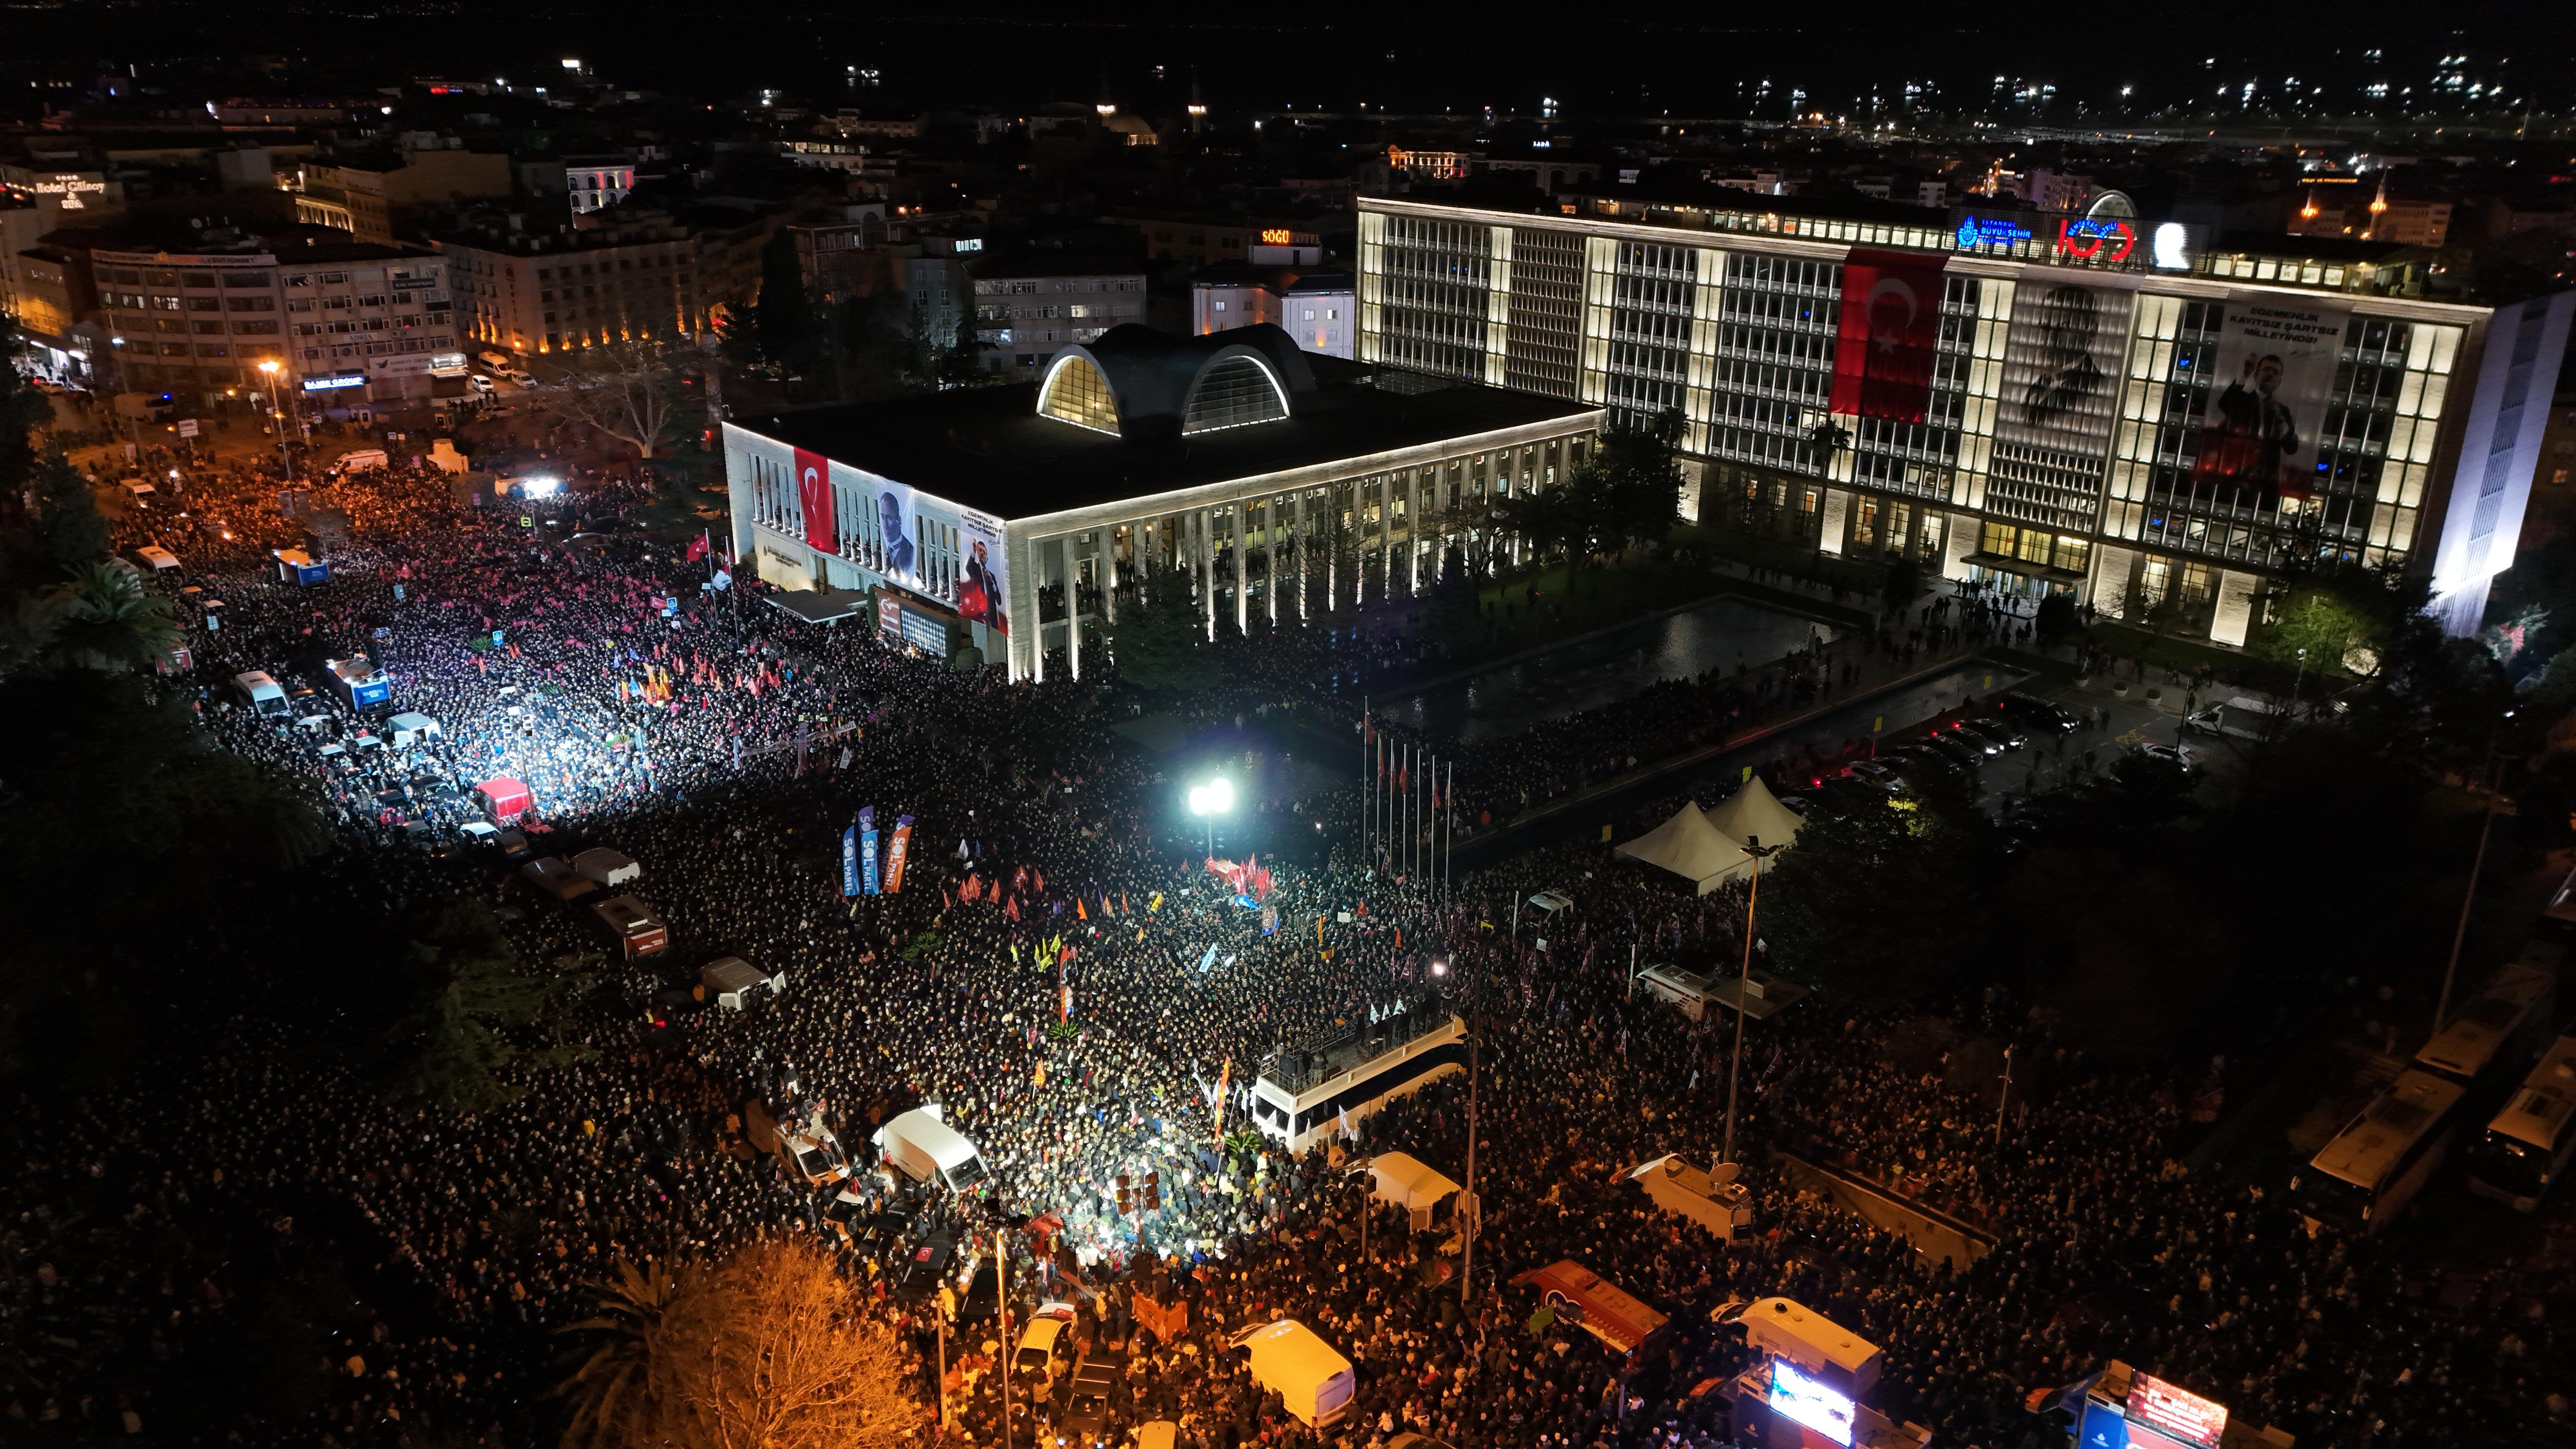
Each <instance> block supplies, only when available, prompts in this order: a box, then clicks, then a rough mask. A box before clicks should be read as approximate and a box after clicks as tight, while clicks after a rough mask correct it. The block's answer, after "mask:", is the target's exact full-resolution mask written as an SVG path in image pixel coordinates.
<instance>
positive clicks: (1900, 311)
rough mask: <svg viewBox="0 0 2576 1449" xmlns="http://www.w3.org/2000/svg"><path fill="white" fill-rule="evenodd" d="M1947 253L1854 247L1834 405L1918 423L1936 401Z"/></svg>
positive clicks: (1837, 346) (1848, 262)
mask: <svg viewBox="0 0 2576 1449" xmlns="http://www.w3.org/2000/svg"><path fill="white" fill-rule="evenodd" d="M1945 260H1946V258H1943V257H1940V256H1937V255H1934V256H1927V255H1924V254H1922V253H1918V252H1888V251H1876V250H1873V249H1871V248H1868V247H1854V248H1852V250H1851V255H1850V256H1848V257H1846V258H1845V259H1844V260H1843V298H1842V317H1841V321H1840V324H1839V325H1838V326H1837V327H1836V329H1835V332H1834V395H1833V403H1832V406H1833V410H1834V411H1835V412H1838V413H1850V414H1855V415H1857V416H1860V417H1864V418H1890V419H1893V420H1895V421H1897V422H1901V423H1919V422H1921V421H1923V416H1924V414H1925V413H1926V412H1928V411H1929V410H1930V409H1931V406H1932V371H1933V363H1934V359H1935V357H1936V355H1937V353H1938V350H1939V347H1940V342H1941V268H1942V264H1943V262H1944V261H1945Z"/></svg>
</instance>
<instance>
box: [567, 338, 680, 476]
mask: <svg viewBox="0 0 2576 1449" xmlns="http://www.w3.org/2000/svg"><path fill="white" fill-rule="evenodd" d="M549 362H550V364H551V366H550V368H549V372H548V376H547V379H546V382H547V386H546V387H545V389H544V390H543V391H541V392H540V393H538V394H537V403H538V406H540V407H542V408H544V409H545V410H546V411H547V412H549V413H551V414H553V415H554V416H556V417H558V418H561V419H562V420H564V421H565V422H572V423H583V424H586V425H588V426H590V427H593V428H596V429H598V430H599V431H601V432H603V433H606V434H607V435H608V436H610V437H612V438H616V439H618V440H619V441H621V442H625V443H630V444H633V445H634V447H635V450H636V451H637V452H638V453H641V454H642V455H643V456H645V457H647V458H650V457H652V456H653V455H654V453H655V452H656V451H657V450H659V449H660V447H661V445H662V444H663V443H664V442H665V441H667V439H668V435H669V434H670V432H671V428H672V424H673V422H674V421H675V417H676V414H677V413H678V411H679V406H680V369H679V363H680V356H679V354H678V353H676V352H675V351H674V350H673V349H672V348H671V346H670V345H669V344H668V343H664V342H654V341H641V340H637V341H624V342H606V343H601V344H600V345H598V346H596V347H584V348H581V349H579V350H577V351H568V352H560V353H556V354H553V356H552V357H551V358H549Z"/></svg>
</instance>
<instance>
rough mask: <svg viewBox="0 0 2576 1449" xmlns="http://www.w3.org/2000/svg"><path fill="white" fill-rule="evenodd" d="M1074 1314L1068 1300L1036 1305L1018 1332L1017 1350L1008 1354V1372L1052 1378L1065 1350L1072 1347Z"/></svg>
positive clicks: (1059, 1365) (1060, 1363)
mask: <svg viewBox="0 0 2576 1449" xmlns="http://www.w3.org/2000/svg"><path fill="white" fill-rule="evenodd" d="M1074 1317H1075V1310H1074V1306H1073V1305H1072V1304H1070V1303H1062V1302H1057V1303H1042V1304H1040V1305H1038V1311H1037V1312H1036V1313H1035V1314H1034V1315H1032V1316H1031V1317H1030V1319H1029V1326H1028V1327H1027V1328H1026V1329H1024V1330H1022V1332H1021V1334H1020V1350H1019V1352H1018V1353H1016V1354H1014V1355H1012V1357H1011V1372H1013V1373H1015V1374H1034V1375H1036V1376H1037V1377H1039V1378H1042V1379H1048V1380H1052V1379H1053V1378H1054V1377H1055V1375H1056V1370H1057V1369H1058V1368H1059V1367H1061V1366H1062V1360H1063V1358H1064V1357H1065V1355H1066V1353H1067V1352H1068V1351H1069V1350H1070V1349H1071V1348H1072V1347H1073V1339H1072V1337H1071V1333H1072V1329H1073V1320H1074Z"/></svg>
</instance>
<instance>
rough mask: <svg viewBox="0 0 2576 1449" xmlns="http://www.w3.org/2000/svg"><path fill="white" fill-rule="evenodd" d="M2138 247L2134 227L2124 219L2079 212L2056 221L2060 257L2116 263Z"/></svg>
mask: <svg viewBox="0 0 2576 1449" xmlns="http://www.w3.org/2000/svg"><path fill="white" fill-rule="evenodd" d="M2137 248H2138V233H2137V229H2136V228H2134V227H2132V226H2130V225H2129V224H2128V223H2127V222H2125V221H2115V220H2109V219H2105V218H2097V217H2090V216H2078V217H2069V218H2067V219H2066V220H2064V221H2061V222H2059V223H2058V224H2057V254H2058V255H2059V256H2062V257H2073V258H2075V259H2076V260H2078V261H2085V262H2094V261H2102V262H2109V263H2111V264H2112V265H2114V266H2117V265H2118V264H2119V263H2121V262H2125V261H2127V260H2128V259H2129V253H2131V252H2133V251H2136V250H2137Z"/></svg>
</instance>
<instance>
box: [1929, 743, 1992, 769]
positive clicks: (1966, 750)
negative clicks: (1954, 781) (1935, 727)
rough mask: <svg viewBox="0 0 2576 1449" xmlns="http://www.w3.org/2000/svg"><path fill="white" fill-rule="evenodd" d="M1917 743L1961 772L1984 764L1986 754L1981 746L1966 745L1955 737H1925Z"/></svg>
mask: <svg viewBox="0 0 2576 1449" xmlns="http://www.w3.org/2000/svg"><path fill="white" fill-rule="evenodd" d="M1918 743H1919V744H1920V745H1921V747H1922V748H1923V749H1926V750H1929V751H1931V752H1932V753H1933V754H1936V755H1938V756H1940V757H1941V758H1942V759H1945V760H1948V761H1949V762H1950V763H1951V764H1954V765H1956V766H1958V767H1959V768H1960V770H1962V771H1969V770H1974V769H1975V768H1977V767H1978V766H1979V765H1982V764H1984V763H1985V762H1986V752H1985V749H1984V748H1983V747H1982V746H1981V745H1972V744H1967V743H1965V742H1963V741H1961V740H1960V739H1959V738H1958V737H1957V736H1955V735H1944V734H1932V735H1926V736H1924V737H1923V739H1922V740H1920V741H1919V742H1918Z"/></svg>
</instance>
